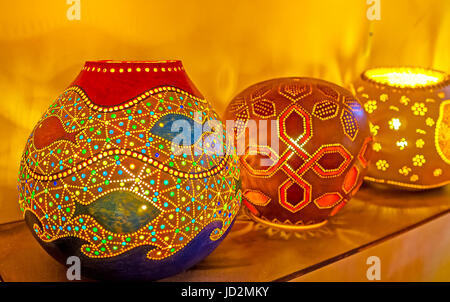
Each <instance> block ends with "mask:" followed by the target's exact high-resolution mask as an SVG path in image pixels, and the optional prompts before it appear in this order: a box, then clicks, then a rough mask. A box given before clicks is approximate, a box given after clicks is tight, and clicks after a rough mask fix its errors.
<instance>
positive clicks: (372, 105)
mask: <svg viewBox="0 0 450 302" xmlns="http://www.w3.org/2000/svg"><path fill="white" fill-rule="evenodd" d="M364 109H366V111H367V113H372V112H374V111H375V110H377V101H375V100H369V101H367V102H365V103H364Z"/></svg>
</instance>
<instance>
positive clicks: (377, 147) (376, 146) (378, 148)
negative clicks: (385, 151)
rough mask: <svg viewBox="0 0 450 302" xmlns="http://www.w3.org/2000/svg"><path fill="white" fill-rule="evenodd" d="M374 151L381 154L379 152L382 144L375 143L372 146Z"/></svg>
mask: <svg viewBox="0 0 450 302" xmlns="http://www.w3.org/2000/svg"><path fill="white" fill-rule="evenodd" d="M372 149H373V150H374V151H375V152H379V151H380V150H381V144H380V143H374V144H373V145H372Z"/></svg>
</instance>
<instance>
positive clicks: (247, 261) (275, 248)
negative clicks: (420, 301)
mask: <svg viewBox="0 0 450 302" xmlns="http://www.w3.org/2000/svg"><path fill="white" fill-rule="evenodd" d="M438 219H441V220H442V219H446V221H450V186H447V187H443V188H439V189H434V190H429V191H423V192H408V191H398V190H391V189H386V188H383V187H378V186H373V185H370V186H369V185H365V186H364V187H362V188H361V190H360V191H359V192H358V194H357V195H356V196H355V197H354V198H353V199H352V200H351V201H350V202H349V203H348V204H347V205H346V206H345V207H344V208H343V209H342V210H341V211H340V212H339V213H338V214H337V215H336V216H334V217H332V218H331V219H330V221H329V222H328V223H327V224H326V225H324V226H322V227H320V228H318V229H314V230H307V231H297V232H293V231H285V230H279V229H275V228H272V227H268V226H266V225H263V224H260V223H257V222H254V221H252V220H251V219H250V218H249V217H248V216H247V215H246V213H245V211H241V213H240V214H239V216H238V217H237V219H236V222H235V224H234V226H233V228H232V230H231V231H230V233H229V235H228V236H227V238H225V240H224V241H223V242H222V244H220V245H219V247H218V248H217V249H216V250H215V251H214V252H213V253H212V254H210V255H209V256H208V257H207V258H205V259H204V260H203V261H201V262H200V263H198V264H197V265H196V266H194V267H193V268H191V269H189V270H187V271H185V272H183V273H181V274H178V275H176V276H172V277H170V278H166V279H164V280H162V281H228V282H230V281H301V279H302V276H312V273H314V272H321V274H322V276H324V275H323V274H324V273H323V270H324V269H326V268H327V267H331V266H332V265H333V264H336V263H343V262H342V261H345V260H346V259H347V260H348V259H350V258H351V257H354V256H355V255H359V254H362V253H364V251H365V250H367V249H370V248H373V247H377V246H381V245H383V244H384V243H385V242H387V241H388V242H389V241H390V240H395V239H399V238H400V239H401V238H403V237H401V236H402V234H409V233H411V236H412V239H411V238H409V239H408V240H409V241H408V242H409V243H410V245H411V244H413V245H414V244H415V242H416V243H417V244H418V245H419V244H422V243H421V242H422V241H423V239H424V238H423V237H424V235H423V234H422V233H420V232H413V231H414V230H417V229H419V230H420V229H421V228H424V227H425V226H426V225H428V224H429V223H431V222H433V221H435V220H438ZM441 225H447V226H448V225H449V223H447V224H442V223H441ZM433 232H434V233H433V234H435V233H437V234H436V236H437V237H436V238H443V239H445V240H443V241H442V244H441V246H440V247H439V249H441V250H445V249H447V250H448V249H449V246H448V245H449V244H447V243H450V240H448V239H449V238H450V233H449V232H450V231H449V228H448V227H446V228H442V227H440V228H439V229H437V231H436V230H434V229H433ZM416 233H417V234H416ZM411 236H409V237H411ZM414 236H415V237H417V238H415V237H414ZM439 236H441V237H439ZM442 236H444V237H442ZM433 238H434V237H433ZM421 240H422V241H421ZM430 240H431V239H430ZM433 240H434V241H439V240H436V239H433ZM411 242H412V243H411ZM0 243H1V244H0V276H1V278H2V279H3V280H4V281H67V279H66V268H65V267H64V266H63V265H61V264H59V263H58V262H56V260H54V259H53V258H51V257H50V256H49V255H48V254H47V253H46V252H45V251H44V250H43V249H42V248H41V247H40V245H39V244H38V243H37V241H36V240H35V239H34V238H33V237H32V234H31V232H30V230H29V229H28V227H27V226H26V225H25V223H24V222H23V221H20V222H16V223H9V224H3V225H0ZM390 248H391V249H392V250H391V251H389V254H390V255H395V253H397V252H400V251H398V250H397V249H394V248H393V247H390ZM388 249H389V247H388ZM435 252H436V253H435V254H436V255H445V253H444V254H442V253H439V250H437V251H435ZM408 253H412V254H414V249H413V248H412V249H411V251H410V252H408ZM417 255H418V256H420V254H417ZM421 257H424V256H423V255H422V256H421ZM430 258H433V257H430ZM428 260H429V259H428V258H427V259H422V260H421V261H423V262H425V263H424V265H425V266H426V264H427V263H426V261H428ZM429 261H434V263H436V261H437V260H436V259H434V260H429ZM442 261H444V262H443V264H442V265H446V264H449V266H450V263H447V262H445V261H450V259H448V258H447V259H443V260H442ZM348 265H352V264H347V266H348ZM331 271H332V270H330V272H331ZM447 273H448V274H450V271H449V270H447ZM333 274H336V272H333ZM319 275H320V274H319ZM325 275H326V271H325ZM417 278H418V279H422V278H421V276H417ZM442 278H444V279H445V278H448V279H450V276H445V275H444V276H443V277H442ZM325 279H326V278H325ZM329 279H330V278H329ZM331 279H333V280H336V281H337V280H339V276H338V275H336V276H335V278H331ZM356 279H358V278H356ZM385 281H388V280H385Z"/></svg>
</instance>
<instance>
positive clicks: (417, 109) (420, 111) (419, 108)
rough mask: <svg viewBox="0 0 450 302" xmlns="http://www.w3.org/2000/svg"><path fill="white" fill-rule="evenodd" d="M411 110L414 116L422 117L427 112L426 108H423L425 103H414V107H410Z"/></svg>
mask: <svg viewBox="0 0 450 302" xmlns="http://www.w3.org/2000/svg"><path fill="white" fill-rule="evenodd" d="M411 110H412V111H413V113H414V115H420V116H424V115H425V113H426V112H427V111H428V108H427V107H426V106H425V103H417V102H416V103H414V105H412V106H411Z"/></svg>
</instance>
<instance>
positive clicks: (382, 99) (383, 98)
mask: <svg viewBox="0 0 450 302" xmlns="http://www.w3.org/2000/svg"><path fill="white" fill-rule="evenodd" d="M388 99H389V96H388V95H387V94H386V93H383V94H381V95H380V101H382V102H386V101H387V100H388Z"/></svg>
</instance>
